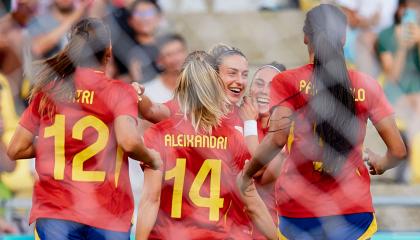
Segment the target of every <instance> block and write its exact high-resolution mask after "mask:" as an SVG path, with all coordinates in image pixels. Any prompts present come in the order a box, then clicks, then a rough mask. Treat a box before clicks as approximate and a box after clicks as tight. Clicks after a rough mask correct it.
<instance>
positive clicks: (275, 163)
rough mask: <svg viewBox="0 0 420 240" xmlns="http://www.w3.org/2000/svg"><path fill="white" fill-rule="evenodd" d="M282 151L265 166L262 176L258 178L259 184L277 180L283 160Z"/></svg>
mask: <svg viewBox="0 0 420 240" xmlns="http://www.w3.org/2000/svg"><path fill="white" fill-rule="evenodd" d="M284 158H285V156H284V153H283V152H281V153H279V154H278V155H277V156H276V157H275V158H274V159H273V160H272V161H271V162H270V163H269V164H268V166H267V168H266V169H265V170H264V172H263V173H262V176H261V178H260V180H259V183H260V184H261V185H266V184H270V183H273V182H275V181H276V180H277V178H278V177H279V175H280V170H279V169H281V166H282V164H283V161H284Z"/></svg>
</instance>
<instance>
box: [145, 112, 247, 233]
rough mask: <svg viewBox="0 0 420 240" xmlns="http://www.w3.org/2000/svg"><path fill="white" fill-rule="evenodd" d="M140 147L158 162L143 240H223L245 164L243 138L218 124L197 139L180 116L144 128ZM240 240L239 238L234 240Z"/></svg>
mask: <svg viewBox="0 0 420 240" xmlns="http://www.w3.org/2000/svg"><path fill="white" fill-rule="evenodd" d="M144 141H145V144H146V146H148V147H149V148H153V149H155V150H156V151H158V152H159V153H160V154H161V157H162V159H163V161H164V167H163V171H164V175H165V176H164V179H163V183H162V191H161V201H160V210H159V213H158V217H157V221H156V224H155V226H154V228H153V230H152V232H151V235H150V237H149V239H227V238H235V236H232V234H233V233H232V232H230V231H231V230H232V225H234V223H233V220H232V219H231V217H229V216H230V211H231V209H232V207H233V205H235V204H236V199H237V197H236V185H235V184H236V177H237V174H238V173H239V171H240V169H242V167H243V164H244V161H245V160H246V159H250V155H249V153H248V151H247V149H246V146H245V143H244V140H243V137H242V136H241V135H240V134H239V132H238V131H237V130H235V129H234V128H232V127H231V126H230V125H226V124H222V125H221V126H220V127H218V128H215V129H213V131H212V134H211V135H202V134H197V133H196V132H195V131H194V129H193V127H192V125H191V123H190V122H189V121H187V120H185V119H184V118H183V117H182V116H173V117H171V118H170V119H168V120H165V121H163V122H160V123H158V124H156V125H155V126H153V127H152V128H150V129H149V130H148V131H147V132H146V133H145V135H144ZM237 239H243V238H237Z"/></svg>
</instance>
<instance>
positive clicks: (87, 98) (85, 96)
mask: <svg viewBox="0 0 420 240" xmlns="http://www.w3.org/2000/svg"><path fill="white" fill-rule="evenodd" d="M94 95H95V92H94V91H88V90H80V89H78V90H76V96H75V99H74V100H73V102H77V103H82V104H90V105H91V104H93V96H94Z"/></svg>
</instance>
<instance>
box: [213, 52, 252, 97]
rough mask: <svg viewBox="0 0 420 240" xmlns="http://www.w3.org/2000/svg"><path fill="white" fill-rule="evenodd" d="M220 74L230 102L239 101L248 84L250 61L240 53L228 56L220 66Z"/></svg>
mask: <svg viewBox="0 0 420 240" xmlns="http://www.w3.org/2000/svg"><path fill="white" fill-rule="evenodd" d="M219 75H220V78H221V79H222V80H223V83H224V84H225V87H226V93H227V96H228V98H229V100H230V102H231V103H232V104H236V103H238V102H239V101H240V100H241V98H242V95H243V93H244V92H245V89H246V85H247V79H248V61H247V60H246V59H245V58H244V57H243V56H240V55H230V56H226V57H224V58H223V61H222V63H221V65H220V66H219Z"/></svg>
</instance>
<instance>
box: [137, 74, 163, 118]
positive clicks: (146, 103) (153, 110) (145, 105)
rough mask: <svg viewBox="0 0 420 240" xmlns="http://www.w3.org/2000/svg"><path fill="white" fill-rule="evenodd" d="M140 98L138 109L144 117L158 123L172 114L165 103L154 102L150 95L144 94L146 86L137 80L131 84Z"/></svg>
mask: <svg viewBox="0 0 420 240" xmlns="http://www.w3.org/2000/svg"><path fill="white" fill-rule="evenodd" d="M131 86H132V87H133V88H134V90H135V91H136V93H137V97H138V98H139V103H138V109H139V114H140V116H141V117H142V118H144V119H146V120H147V121H149V122H152V123H158V122H160V121H162V120H165V119H167V118H169V117H170V116H171V111H170V110H169V108H168V107H167V106H166V105H165V104H160V103H154V102H152V100H150V98H149V97H147V96H145V95H143V93H144V87H143V86H142V85H140V84H139V83H137V82H134V83H132V84H131Z"/></svg>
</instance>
